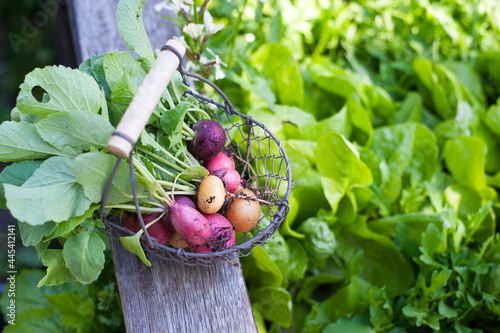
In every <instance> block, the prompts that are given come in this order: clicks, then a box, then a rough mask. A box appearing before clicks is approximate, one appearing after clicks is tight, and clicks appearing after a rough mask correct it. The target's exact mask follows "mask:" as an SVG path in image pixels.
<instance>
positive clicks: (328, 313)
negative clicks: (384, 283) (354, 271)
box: [319, 275, 371, 322]
mask: <svg viewBox="0 0 500 333" xmlns="http://www.w3.org/2000/svg"><path fill="white" fill-rule="evenodd" d="M370 287H371V286H370V284H369V283H368V282H366V281H364V280H362V279H361V278H360V277H359V276H357V275H354V276H352V277H351V282H350V283H349V284H348V285H346V286H344V287H342V288H341V289H339V290H338V291H337V292H336V293H335V294H333V295H332V296H330V297H329V298H328V299H326V300H325V301H324V302H323V303H321V305H320V307H319V312H320V314H323V315H324V316H325V319H327V322H334V321H336V320H338V319H340V318H342V317H344V316H346V315H348V314H350V313H363V312H365V311H366V309H367V308H368V299H367V297H366V295H367V294H368V290H370Z"/></svg>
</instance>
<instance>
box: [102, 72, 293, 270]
mask: <svg viewBox="0 0 500 333" xmlns="http://www.w3.org/2000/svg"><path fill="white" fill-rule="evenodd" d="M178 71H179V72H180V73H181V75H182V77H183V79H184V81H186V77H191V78H193V79H196V80H199V81H202V82H204V83H205V84H206V85H208V86H210V87H212V88H213V89H214V90H215V94H214V96H216V97H213V98H214V99H216V98H219V97H220V102H221V103H219V102H218V101H215V100H213V99H210V98H207V97H205V96H202V95H200V94H198V93H196V92H194V91H191V90H188V91H187V92H186V94H190V95H191V96H193V97H194V98H196V99H197V100H198V102H199V104H200V107H202V108H203V109H204V110H205V111H206V112H207V113H208V114H209V115H210V116H211V117H212V119H214V120H216V121H217V122H219V123H220V124H221V125H222V127H223V128H224V129H225V131H226V136H227V138H228V142H227V143H228V144H226V147H228V148H230V149H232V151H233V158H234V160H235V167H236V170H237V171H238V172H239V173H240V176H241V179H242V184H244V187H246V188H249V189H251V190H252V191H253V192H254V193H255V194H256V196H257V199H253V200H257V201H259V203H260V204H261V210H262V214H261V217H260V220H259V222H258V223H257V225H256V226H255V228H254V229H252V230H251V231H250V232H246V233H242V234H237V237H236V240H235V243H234V245H233V246H231V247H230V248H228V249H224V250H222V251H218V252H213V253H194V252H191V251H190V250H189V249H182V248H174V247H171V246H168V245H167V246H165V245H162V244H159V243H158V242H157V241H156V239H154V238H152V237H150V236H149V234H148V232H147V229H146V228H145V227H144V223H143V221H141V225H142V228H143V231H144V234H143V235H142V237H141V238H142V239H143V242H142V244H143V245H142V247H143V249H144V251H145V253H149V254H150V255H153V256H157V257H159V258H162V259H164V260H173V261H175V262H178V263H181V264H184V265H211V264H214V263H215V262H216V261H218V260H228V259H229V260H233V259H234V258H237V257H242V256H248V255H250V254H251V253H252V249H253V247H254V246H256V245H264V244H265V243H266V240H267V239H268V238H269V237H271V236H272V235H273V234H274V232H275V231H276V230H277V229H278V227H279V225H280V223H281V222H282V221H283V220H284V219H285V217H286V215H287V213H288V210H289V207H288V198H289V195H290V190H291V187H292V183H293V182H292V179H291V171H290V161H289V159H288V157H287V155H286V153H285V150H284V148H283V146H282V145H281V143H280V141H279V140H278V139H277V138H276V136H275V135H274V134H273V133H271V131H270V130H269V129H267V128H266V127H265V126H264V125H263V124H262V123H260V122H258V121H256V120H254V119H253V118H252V117H251V116H247V115H244V114H241V113H239V112H237V111H236V110H235V109H234V107H233V105H232V104H231V102H230V101H229V99H228V98H227V96H226V95H225V94H224V93H223V92H222V91H221V90H220V89H219V88H218V87H217V86H216V85H214V84H213V83H212V82H210V81H209V80H207V79H205V78H203V77H201V76H199V75H197V74H194V73H190V72H186V71H183V70H182V68H181V67H180V66H179V69H178ZM132 159H133V153H131V154H130V156H129V163H130V172H131V181H132V184H135V177H134V169H133V164H132ZM119 162H120V159H119V160H118V161H117V164H116V167H115V169H116V168H117V166H118V164H119ZM113 177H114V173H113V174H112V175H111V176H110V180H109V182H108V184H111V181H112V179H113ZM133 195H134V199H135V200H136V202H137V193H136V191H135V187H134V186H133ZM105 200H106V194H105V196H104V197H103V202H102V207H104V205H105ZM138 215H139V216H140V212H139V211H138ZM101 219H102V220H103V222H104V223H105V224H106V230H105V231H104V232H106V234H107V235H108V236H109V237H112V238H115V239H119V238H120V237H124V236H132V235H134V233H133V232H132V231H130V230H129V229H127V228H126V227H125V226H124V225H123V223H122V222H121V221H120V219H119V218H117V217H116V216H105V214H104V209H103V210H101ZM140 220H142V216H141V217H140ZM238 235H239V237H238ZM148 242H149V244H150V245H148V246H147V245H144V244H145V243H148Z"/></svg>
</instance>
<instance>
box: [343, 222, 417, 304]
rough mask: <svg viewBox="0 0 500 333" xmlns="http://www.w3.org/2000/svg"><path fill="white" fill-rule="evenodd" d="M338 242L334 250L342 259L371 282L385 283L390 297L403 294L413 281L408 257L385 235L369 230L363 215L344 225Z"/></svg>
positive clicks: (381, 284) (379, 284) (376, 283)
mask: <svg viewBox="0 0 500 333" xmlns="http://www.w3.org/2000/svg"><path fill="white" fill-rule="evenodd" d="M337 242H338V251H337V253H339V254H340V255H341V256H342V257H343V258H344V261H345V262H348V263H349V264H351V265H353V268H352V269H356V271H357V273H358V274H359V275H360V276H363V277H364V279H365V280H366V281H368V282H370V283H371V284H372V285H375V286H380V287H382V286H386V292H387V295H389V297H394V296H397V295H401V294H403V293H404V292H405V291H406V290H407V289H408V288H409V287H410V286H411V284H412V283H413V279H414V274H413V268H412V266H411V265H410V263H409V262H408V260H407V259H406V258H405V257H404V256H403V254H402V253H401V252H400V251H398V249H396V246H395V245H394V243H393V242H392V241H391V240H390V239H389V238H388V237H385V236H382V235H380V234H377V233H375V232H373V231H371V230H369V229H368V227H367V225H366V222H365V221H364V220H363V219H362V218H360V217H358V219H357V220H356V222H355V223H352V224H350V225H345V226H343V228H342V230H341V231H340V232H339V234H338V236H337ZM388 272H391V273H390V274H388Z"/></svg>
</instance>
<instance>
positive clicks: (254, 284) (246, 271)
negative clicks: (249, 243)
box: [241, 246, 283, 290]
mask: <svg viewBox="0 0 500 333" xmlns="http://www.w3.org/2000/svg"><path fill="white" fill-rule="evenodd" d="M241 264H242V267H243V275H244V276H245V280H246V281H247V284H248V289H249V290H251V289H254V288H259V287H263V286H269V287H280V286H281V283H282V281H283V274H282V272H281V271H280V270H279V268H278V266H277V265H276V264H275V263H274V261H273V260H272V259H271V258H270V257H269V255H268V254H267V252H266V250H264V249H263V248H262V247H261V246H256V247H254V248H253V251H252V255H250V256H248V257H242V258H241Z"/></svg>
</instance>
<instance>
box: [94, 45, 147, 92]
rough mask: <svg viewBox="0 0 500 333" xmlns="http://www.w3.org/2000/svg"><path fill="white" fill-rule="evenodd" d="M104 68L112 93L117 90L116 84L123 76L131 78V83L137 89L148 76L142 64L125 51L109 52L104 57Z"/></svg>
mask: <svg viewBox="0 0 500 333" xmlns="http://www.w3.org/2000/svg"><path fill="white" fill-rule="evenodd" d="M103 68H104V73H105V75H106V82H107V83H108V85H109V88H110V90H111V91H113V90H115V89H114V88H115V84H117V83H118V81H120V80H121V79H122V77H123V76H127V77H128V78H130V82H131V83H132V84H133V85H134V86H135V87H136V89H137V88H138V87H139V86H140V85H141V83H142V81H143V80H144V78H145V77H146V74H147V73H146V71H145V70H144V69H143V68H142V67H141V64H140V63H139V62H138V61H137V60H135V58H134V57H133V56H132V55H131V54H130V53H128V52H123V51H111V52H107V53H106V54H105V55H104V59H103Z"/></svg>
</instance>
